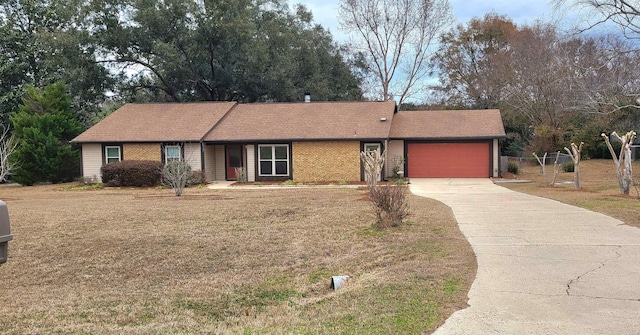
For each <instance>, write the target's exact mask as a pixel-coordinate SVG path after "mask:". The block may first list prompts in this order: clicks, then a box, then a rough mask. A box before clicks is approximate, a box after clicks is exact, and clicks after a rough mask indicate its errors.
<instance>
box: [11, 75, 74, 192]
mask: <svg viewBox="0 0 640 335" xmlns="http://www.w3.org/2000/svg"><path fill="white" fill-rule="evenodd" d="M19 109H20V111H19V112H16V113H12V114H11V115H10V117H9V119H10V120H11V123H12V124H13V127H14V136H16V138H17V139H18V141H19V142H20V146H19V147H18V149H17V150H16V151H15V153H14V154H13V155H12V156H11V159H12V160H14V161H16V162H18V168H17V169H16V171H15V173H14V174H13V175H12V179H13V180H14V181H16V182H18V183H20V184H23V185H33V184H35V183H40V182H52V183H60V182H66V181H71V180H73V179H74V178H76V177H78V176H79V175H80V153H79V151H78V149H77V148H74V147H73V146H72V145H71V144H69V141H70V140H71V139H73V138H74V137H76V136H78V135H79V134H80V133H81V132H82V131H83V130H84V127H83V125H82V123H80V121H79V120H78V116H77V114H75V113H74V112H73V111H72V109H71V100H70V99H69V97H68V95H67V89H66V87H65V86H64V85H63V84H62V83H54V84H51V85H49V86H47V87H45V88H44V90H38V89H36V88H34V87H28V88H27V94H26V95H25V97H24V98H23V99H22V104H21V105H20V106H19Z"/></svg>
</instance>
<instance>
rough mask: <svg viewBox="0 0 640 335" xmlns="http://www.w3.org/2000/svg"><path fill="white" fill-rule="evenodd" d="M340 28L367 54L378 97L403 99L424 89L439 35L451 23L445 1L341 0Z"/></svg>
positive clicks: (449, 9)
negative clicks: (375, 81) (375, 80)
mask: <svg viewBox="0 0 640 335" xmlns="http://www.w3.org/2000/svg"><path fill="white" fill-rule="evenodd" d="M339 20H340V24H341V27H342V29H344V30H345V31H347V32H349V33H352V34H354V35H355V40H354V42H353V43H354V46H355V47H356V48H358V49H360V51H362V52H363V53H364V54H366V55H367V56H368V57H369V62H370V64H371V66H370V70H371V71H372V72H373V75H374V76H375V77H376V79H377V82H379V84H380V87H379V88H378V90H376V91H377V92H373V94H374V95H375V96H376V98H382V100H388V99H392V98H394V97H395V98H398V103H399V104H400V105H402V103H403V102H404V101H405V100H406V99H407V98H409V97H411V96H412V95H415V94H416V93H418V92H420V91H421V90H422V89H424V88H426V84H425V83H424V81H423V79H427V77H429V74H430V72H431V69H432V65H431V64H430V58H431V56H432V53H433V51H434V50H433V47H434V42H435V41H436V39H437V37H438V35H439V34H440V33H441V32H443V30H444V29H445V28H446V27H448V26H449V25H450V23H451V22H452V16H451V7H450V5H449V1H447V0H340V7H339Z"/></svg>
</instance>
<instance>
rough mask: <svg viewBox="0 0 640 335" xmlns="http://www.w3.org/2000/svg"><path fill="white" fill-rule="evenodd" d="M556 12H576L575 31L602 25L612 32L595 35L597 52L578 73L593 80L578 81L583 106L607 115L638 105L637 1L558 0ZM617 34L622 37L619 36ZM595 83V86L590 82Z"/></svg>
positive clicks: (639, 13) (639, 8) (639, 26)
mask: <svg viewBox="0 0 640 335" xmlns="http://www.w3.org/2000/svg"><path fill="white" fill-rule="evenodd" d="M556 10H557V11H564V12H571V13H573V15H576V13H578V16H579V17H581V18H587V19H585V20H581V21H580V23H578V24H577V27H576V29H575V31H576V32H577V33H584V32H586V31H589V30H592V29H596V28H603V29H604V30H606V31H611V28H612V27H617V28H619V30H620V31H621V32H622V34H620V33H618V32H613V33H611V34H609V35H607V36H604V37H601V38H597V39H596V42H597V43H598V44H600V45H599V49H600V51H599V54H598V55H596V56H597V57H596V58H595V60H596V61H597V63H592V64H591V66H588V67H584V66H583V68H582V72H583V73H585V74H588V75H589V76H592V77H595V78H594V79H596V80H591V81H589V82H582V83H581V84H582V85H584V87H581V88H580V89H582V91H583V93H584V94H583V95H584V98H583V99H582V100H581V101H584V102H585V106H583V107H587V109H588V110H589V112H591V113H598V114H609V113H614V112H617V111H620V110H623V109H627V108H640V88H639V87H640V72H639V69H638V67H637V66H636V64H637V63H638V58H639V55H638V53H639V51H640V50H639V48H638V44H637V43H636V40H640V3H638V1H637V0H561V1H558V2H557V3H556ZM620 35H622V36H624V38H621V37H620ZM594 84H595V85H594Z"/></svg>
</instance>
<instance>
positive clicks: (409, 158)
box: [72, 101, 505, 182]
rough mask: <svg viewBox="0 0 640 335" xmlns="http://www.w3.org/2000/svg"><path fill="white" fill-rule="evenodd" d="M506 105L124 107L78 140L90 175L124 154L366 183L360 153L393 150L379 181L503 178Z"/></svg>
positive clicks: (212, 177)
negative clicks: (464, 107)
mask: <svg viewBox="0 0 640 335" xmlns="http://www.w3.org/2000/svg"><path fill="white" fill-rule="evenodd" d="M504 137H505V132H504V127H503V124H502V119H501V117H500V112H499V111H498V110H473V111H419V112H416V111H411V112H405V111H401V112H398V111H397V108H396V104H395V102H393V101H387V102H369V101H360V102H302V103H256V104H238V103H234V102H201V103H152V104H126V105H124V106H123V107H121V108H120V109H118V110H116V111H115V112H113V113H112V114H111V115H109V116H108V117H106V118H105V119H104V120H102V121H100V122H99V123H98V124H96V125H95V126H93V127H91V128H90V129H88V130H87V131H85V132H84V133H82V134H80V135H79V136H78V137H76V138H75V139H73V140H72V142H75V143H79V144H81V145H82V174H83V176H84V177H85V178H95V179H98V180H99V179H100V167H101V166H102V165H104V164H107V163H110V162H115V161H121V160H155V161H160V162H164V163H166V162H169V161H172V160H184V161H186V162H188V163H189V164H190V165H191V167H192V169H194V170H202V171H203V172H204V173H205V176H206V179H207V180H208V181H216V180H235V179H236V174H235V168H237V167H241V168H245V169H246V172H247V177H248V180H249V181H251V182H253V181H284V180H288V179H291V180H294V181H298V182H317V181H359V180H363V178H364V176H363V171H362V166H361V163H360V154H359V153H360V152H361V151H363V150H381V151H383V150H385V149H386V150H387V157H388V159H387V162H386V166H385V169H384V171H383V175H382V176H381V178H385V177H392V176H393V175H394V173H396V172H400V173H402V174H403V175H404V176H408V177H433V178H443V177H472V178H488V177H497V176H498V175H499V171H498V167H499V161H498V157H499V140H500V139H501V138H504Z"/></svg>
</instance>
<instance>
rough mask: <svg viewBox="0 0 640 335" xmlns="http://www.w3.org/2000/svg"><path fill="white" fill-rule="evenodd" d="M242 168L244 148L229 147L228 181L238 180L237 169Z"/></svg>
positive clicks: (238, 146)
mask: <svg viewBox="0 0 640 335" xmlns="http://www.w3.org/2000/svg"><path fill="white" fill-rule="evenodd" d="M237 167H242V146H241V145H239V144H233V145H227V180H237V179H238V176H236V168H237Z"/></svg>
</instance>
